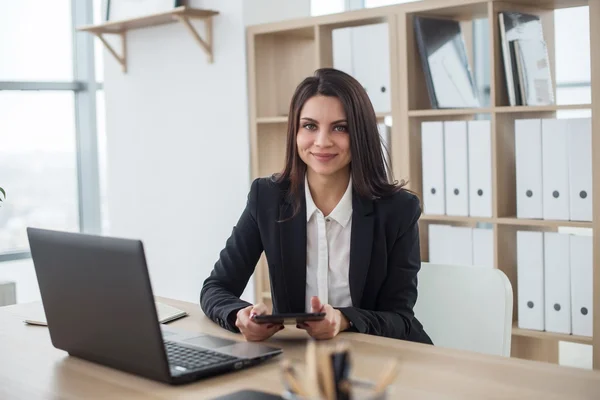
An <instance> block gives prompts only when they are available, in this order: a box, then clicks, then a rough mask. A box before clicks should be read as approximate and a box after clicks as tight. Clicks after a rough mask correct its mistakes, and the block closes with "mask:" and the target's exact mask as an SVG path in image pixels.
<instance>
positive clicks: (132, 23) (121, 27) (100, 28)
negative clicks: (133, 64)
mask: <svg viewBox="0 0 600 400" xmlns="http://www.w3.org/2000/svg"><path fill="white" fill-rule="evenodd" d="M218 14H219V13H218V12H217V11H213V10H203V9H197V8H190V7H187V6H181V7H176V8H173V10H170V11H168V12H163V13H158V14H150V15H145V16H143V17H137V18H131V19H126V20H119V21H110V22H105V23H103V24H98V25H88V26H82V27H79V28H77V30H78V31H81V32H89V33H91V34H93V35H95V36H96V37H97V38H98V39H100V41H101V42H102V43H103V44H104V46H106V48H107V49H108V51H109V52H110V54H112V55H113V57H115V59H116V60H117V61H118V62H119V64H121V66H122V68H123V72H127V32H128V31H130V30H133V29H141V28H148V27H151V26H158V25H165V24H171V23H176V22H180V23H181V24H182V25H183V26H184V27H185V28H186V29H187V30H188V31H189V32H190V34H191V35H192V37H193V38H194V40H196V42H198V44H199V45H200V47H201V48H202V50H204V52H205V53H206V56H207V60H208V62H209V63H212V61H213V54H212V49H213V40H212V18H213V17H214V16H215V15H218ZM190 20H203V21H204V38H202V37H201V36H200V35H199V34H198V32H197V31H196V29H195V28H194V26H193V25H192V23H191V22H190ZM104 35H118V36H120V37H121V55H119V54H118V53H117V52H116V51H115V49H114V48H113V46H112V45H111V44H110V43H109V42H108V41H107V40H106V38H105V37H104Z"/></svg>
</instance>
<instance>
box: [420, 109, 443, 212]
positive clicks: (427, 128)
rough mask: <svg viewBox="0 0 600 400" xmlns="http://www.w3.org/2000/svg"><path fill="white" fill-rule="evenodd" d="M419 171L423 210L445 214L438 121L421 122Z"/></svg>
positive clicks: (440, 134) (441, 141)
mask: <svg viewBox="0 0 600 400" xmlns="http://www.w3.org/2000/svg"><path fill="white" fill-rule="evenodd" d="M421 159H422V163H421V171H422V174H423V212H424V213H425V214H436V215H444V214H446V200H445V197H446V185H445V181H444V180H445V177H444V125H443V123H442V122H439V121H431V122H423V123H421Z"/></svg>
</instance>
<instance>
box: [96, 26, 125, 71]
mask: <svg viewBox="0 0 600 400" xmlns="http://www.w3.org/2000/svg"><path fill="white" fill-rule="evenodd" d="M94 34H95V35H96V36H97V37H98V39H100V41H101V42H102V43H104V46H106V49H107V50H108V51H109V52H110V54H112V55H113V57H115V58H116V59H117V61H118V62H119V64H121V68H122V69H123V72H124V73H127V40H126V32H118V33H115V34H116V35H119V36H121V53H122V54H123V55H121V56H119V55H118V54H117V52H116V51H115V49H113V47H112V46H111V45H110V43H108V41H107V40H106V39H105V38H104V36H103V33H94Z"/></svg>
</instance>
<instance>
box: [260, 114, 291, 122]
mask: <svg viewBox="0 0 600 400" xmlns="http://www.w3.org/2000/svg"><path fill="white" fill-rule="evenodd" d="M287 121H288V117H287V115H282V116H279V117H259V118H256V123H258V124H282V123H283V124H287Z"/></svg>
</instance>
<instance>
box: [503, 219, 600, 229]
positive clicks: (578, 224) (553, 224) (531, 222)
mask: <svg viewBox="0 0 600 400" xmlns="http://www.w3.org/2000/svg"><path fill="white" fill-rule="evenodd" d="M496 222H497V223H498V224H500V225H521V226H540V227H549V228H558V227H559V226H568V227H574V228H592V226H593V224H592V223H591V222H586V221H556V220H549V219H525V218H515V217H509V218H497V220H496Z"/></svg>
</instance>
